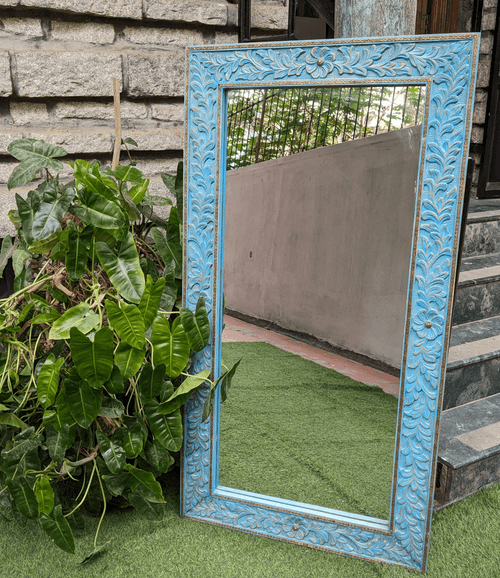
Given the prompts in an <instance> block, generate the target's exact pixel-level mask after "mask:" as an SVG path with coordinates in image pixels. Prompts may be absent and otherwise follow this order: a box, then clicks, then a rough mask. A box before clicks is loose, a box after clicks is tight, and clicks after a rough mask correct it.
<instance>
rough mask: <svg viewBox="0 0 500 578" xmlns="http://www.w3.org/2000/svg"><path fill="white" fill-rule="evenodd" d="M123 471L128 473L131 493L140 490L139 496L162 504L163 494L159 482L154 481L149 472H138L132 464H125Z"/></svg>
mask: <svg viewBox="0 0 500 578" xmlns="http://www.w3.org/2000/svg"><path fill="white" fill-rule="evenodd" d="M125 469H126V470H128V471H129V472H130V475H131V478H132V479H131V483H130V487H131V488H132V491H137V490H138V488H140V490H139V491H140V493H141V495H142V496H143V497H144V498H146V499H147V500H149V501H150V502H156V503H158V504H162V503H163V502H164V501H165V500H164V498H163V492H162V491H161V486H160V484H159V482H157V481H156V480H155V477H154V475H153V474H152V473H151V472H145V471H144V470H140V469H139V468H136V467H135V466H133V465H132V464H127V465H126V466H125Z"/></svg>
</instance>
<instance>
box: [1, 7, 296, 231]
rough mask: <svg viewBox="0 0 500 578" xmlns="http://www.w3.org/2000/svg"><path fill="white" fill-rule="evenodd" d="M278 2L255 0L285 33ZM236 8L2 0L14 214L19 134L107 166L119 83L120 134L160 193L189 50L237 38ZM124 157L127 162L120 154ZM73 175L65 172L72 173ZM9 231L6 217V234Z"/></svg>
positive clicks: (6, 164)
mask: <svg viewBox="0 0 500 578" xmlns="http://www.w3.org/2000/svg"><path fill="white" fill-rule="evenodd" d="M287 13H288V9H287V8H285V7H284V6H283V2H282V0H275V1H274V2H273V1H272V0H271V2H267V3H259V2H256V1H255V0H254V6H253V22H254V24H255V25H256V26H258V28H259V30H258V32H261V33H266V32H268V33H270V32H272V33H276V32H277V31H281V30H283V29H284V28H286V23H287ZM236 23H237V6H236V4H230V3H227V2H225V1H204V0H147V1H146V0H144V1H143V0H120V1H119V2H118V1H117V0H0V195H1V197H0V199H1V201H2V210H1V214H2V217H3V216H6V214H7V212H8V210H10V209H11V208H14V193H15V192H21V193H25V192H26V191H27V190H29V188H30V187H24V189H22V190H21V191H13V192H9V191H8V190H7V188H6V182H7V179H8V177H9V175H10V173H11V172H12V170H13V168H14V167H15V166H16V162H15V161H14V159H12V158H11V157H9V155H8V153H7V146H8V144H9V143H10V142H11V141H12V140H14V139H17V138H43V139H44V140H45V141H46V142H50V143H53V144H56V145H59V146H62V147H63V148H65V149H66V150H67V151H68V152H69V153H70V155H71V157H70V158H76V157H82V158H87V159H89V160H90V159H93V158H97V159H99V160H100V161H102V162H105V161H110V159H111V156H112V150H113V143H114V112H113V82H112V79H113V77H116V78H118V79H119V80H120V83H121V91H122V92H121V99H122V134H123V136H124V137H126V136H128V137H132V138H133V139H134V140H135V141H137V143H138V145H139V146H138V148H137V149H135V148H133V151H134V152H133V153H132V154H133V156H134V160H137V161H138V167H139V168H141V169H142V170H143V171H144V172H145V174H146V176H147V177H148V178H151V179H152V189H153V192H155V193H160V192H163V191H165V187H164V186H163V184H162V183H161V178H160V176H159V175H160V172H163V171H174V170H175V167H176V166H177V162H178V160H180V159H181V158H182V150H183V146H184V128H183V124H184V121H183V119H184V107H183V93H184V59H185V52H184V48H185V47H186V46H189V45H203V44H207V45H209V44H227V43H231V42H237V28H236ZM122 158H124V156H123V153H122ZM68 174H69V172H68ZM7 232H11V233H12V232H13V228H11V227H10V223H9V222H8V221H7V219H3V218H1V219H0V237H2V236H4V235H5V234H6V233H7Z"/></svg>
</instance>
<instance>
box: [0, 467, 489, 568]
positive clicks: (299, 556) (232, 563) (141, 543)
mask: <svg viewBox="0 0 500 578" xmlns="http://www.w3.org/2000/svg"><path fill="white" fill-rule="evenodd" d="M166 500H167V504H166V517H165V520H164V521H163V522H160V523H157V524H155V523H153V522H148V521H147V520H145V519H144V518H141V516H140V515H139V514H137V512H135V511H134V510H119V511H116V512H111V513H110V514H109V515H106V517H105V519H104V522H103V525H102V527H101V531H100V539H99V542H100V543H104V542H106V541H108V540H111V543H110V544H109V545H108V546H107V548H106V550H105V551H104V552H103V553H102V554H100V555H98V556H96V557H95V558H93V559H92V560H91V561H90V562H88V563H87V564H85V565H80V564H79V562H80V561H81V560H82V559H83V558H84V556H86V555H87V554H89V553H90V551H91V550H92V545H91V544H92V541H93V536H94V532H95V528H96V526H97V523H98V521H97V519H96V518H87V524H86V529H85V530H84V531H82V532H80V533H79V534H77V535H76V545H77V551H76V554H75V555H73V556H72V555H69V554H66V553H64V552H62V551H61V550H59V549H58V548H57V547H56V546H54V545H53V544H52V543H51V542H50V540H49V539H48V538H47V536H46V534H45V533H44V532H43V530H42V529H41V528H39V526H38V524H37V522H36V521H31V522H29V523H27V524H26V526H25V527H24V528H21V527H20V526H18V525H17V524H16V522H10V523H8V522H6V521H4V520H3V519H2V517H1V516H0V553H1V556H0V578H104V577H105V578H164V577H165V578H166V577H168V578H305V577H307V578H309V577H311V578H407V577H410V576H420V575H421V574H420V573H418V572H414V571H410V570H406V569H405V568H401V567H395V566H387V565H381V564H378V563H374V562H366V561H362V560H356V559H352V558H345V557H342V556H338V555H335V554H330V553H328V552H322V551H320V550H314V549H310V548H304V547H301V546H296V545H294V544H288V543H285V542H279V541H276V540H271V539H269V538H260V537H258V536H253V535H251V534H245V533H241V532H236V531H234V530H227V529H225V528H220V527H218V526H213V525H211V524H205V523H201V522H197V521H194V520H189V519H184V518H180V516H179V513H178V512H179V490H178V487H177V485H176V483H175V479H174V478H173V476H171V477H170V487H169V489H168V490H167V493H166ZM499 512H500V485H497V486H495V487H493V488H490V489H489V490H484V491H482V492H480V493H478V494H476V495H475V496H472V497H471V498H468V499H467V500H466V501H464V502H462V503H459V504H455V505H453V506H450V507H448V508H445V509H444V510H441V511H439V512H437V513H436V514H435V515H434V523H433V527H432V537H431V548H430V556H429V565H428V572H427V577H428V578H497V577H499V576H500V548H499V536H500V516H499V515H498V513H499Z"/></svg>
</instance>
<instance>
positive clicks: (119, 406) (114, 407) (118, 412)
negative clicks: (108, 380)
mask: <svg viewBox="0 0 500 578" xmlns="http://www.w3.org/2000/svg"><path fill="white" fill-rule="evenodd" d="M124 413H125V406H124V405H123V403H122V402H121V401H120V400H119V399H112V398H111V397H104V398H103V400H102V404H101V408H100V409H99V413H98V415H99V416H100V417H111V418H118V417H120V416H122V415H123V414H124Z"/></svg>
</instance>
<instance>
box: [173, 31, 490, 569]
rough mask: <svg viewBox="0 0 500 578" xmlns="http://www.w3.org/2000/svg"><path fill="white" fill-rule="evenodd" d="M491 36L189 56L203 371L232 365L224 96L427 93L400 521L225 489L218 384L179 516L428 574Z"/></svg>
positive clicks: (190, 447)
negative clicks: (383, 88) (462, 236)
mask: <svg viewBox="0 0 500 578" xmlns="http://www.w3.org/2000/svg"><path fill="white" fill-rule="evenodd" d="M479 38H480V37H479V35H477V34H457V35H447V36H419V37H408V38H392V39H391V38H388V39H361V40H353V41H345V40H340V41H334V40H328V41H310V42H301V43H300V44H298V43H293V42H283V43H268V44H252V45H236V46H214V47H202V48H188V49H187V70H186V156H185V160H186V163H185V185H184V187H185V195H184V197H185V200H184V238H185V240H184V263H185V270H184V287H185V296H184V301H185V305H186V306H187V307H189V308H190V309H192V310H194V309H195V306H196V302H197V299H198V297H199V296H200V295H203V296H204V298H205V301H206V304H207V307H208V310H209V312H210V313H209V314H210V317H211V325H212V328H213V331H212V338H211V343H210V345H209V346H208V347H207V348H206V349H205V350H204V351H203V352H201V353H200V354H198V356H197V357H196V359H195V364H194V370H195V371H200V370H202V369H205V368H211V369H212V375H213V378H214V379H215V378H217V377H218V375H219V371H220V355H221V351H220V350H221V333H222V289H221V288H222V255H223V250H222V249H223V243H224V222H223V214H224V211H223V210H222V208H223V203H224V193H225V191H224V186H225V150H223V149H225V147H222V146H220V145H221V143H224V142H225V137H226V133H225V124H226V121H225V119H226V115H227V103H226V100H227V99H226V96H225V95H226V92H227V89H228V88H231V87H233V88H234V87H259V86H267V87H273V86H297V85H301V86H307V85H311V86H312V85H314V86H316V85H325V84H329V85H332V84H344V85H345V84H349V85H351V84H358V83H361V84H363V85H370V84H377V85H382V84H394V83H396V84H412V85H416V84H417V85H426V86H427V90H426V106H425V115H424V123H423V134H422V145H421V159H420V167H419V179H418V186H417V203H416V212H415V227H414V242H413V254H412V261H411V263H412V264H411V275H410V282H409V290H408V310H407V320H406V329H405V340H404V350H403V363H402V372H401V395H400V403H399V412H398V429H397V432H398V433H397V444H396V448H395V466H394V478H393V489H392V498H391V509H390V516H389V520H388V521H384V520H378V519H374V518H369V517H366V516H360V515H354V514H351V513H347V512H338V511H335V510H329V509H326V508H320V507H316V506H312V505H308V504H300V503H297V502H292V501H288V500H283V499H278V498H273V497H270V496H265V495H260V494H253V493H250V492H245V491H241V490H236V489H231V488H224V487H222V486H219V484H218V440H219V429H218V428H219V409H220V403H219V400H218V399H216V402H215V406H214V411H213V413H212V416H211V417H210V418H209V419H208V420H207V421H205V422H204V423H201V412H202V407H203V403H204V400H205V399H206V396H207V393H208V385H207V386H206V387H205V388H204V389H201V390H200V391H198V392H196V394H195V395H193V397H192V398H191V399H190V400H189V402H188V404H187V406H186V411H185V415H184V427H185V441H184V447H183V457H182V466H183V467H182V472H183V473H182V498H181V514H182V515H183V516H186V517H188V518H192V519H195V520H200V521H205V522H210V523H212V524H217V525H220V526H224V527H228V528H234V529H237V530H242V531H246V532H250V533H253V534H257V535H260V536H268V537H271V538H275V539H280V540H286V541H289V542H293V543H296V544H302V545H304V546H309V547H312V548H319V549H323V550H328V551H332V552H336V553H339V554H344V555H349V556H354V557H356V558H363V559H368V560H376V561H380V562H387V563H392V564H401V565H404V566H407V567H409V568H414V569H417V570H420V571H424V570H425V567H426V561H427V553H428V548H429V535H430V527H431V517H432V496H433V491H434V479H435V469H436V456H437V444H438V432H439V419H440V412H441V398H442V392H443V383H444V376H445V367H446V352H447V349H448V342H449V335H450V324H451V320H450V316H451V309H452V307H451V305H452V302H453V290H454V278H455V275H456V264H457V244H458V234H459V226H460V216H461V209H462V200H463V192H464V183H465V172H466V159H467V151H468V145H469V138H470V130H471V109H472V102H473V97H474V85H475V78H476V69H477V58H478V47H479Z"/></svg>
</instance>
